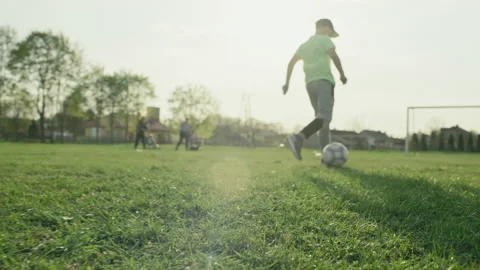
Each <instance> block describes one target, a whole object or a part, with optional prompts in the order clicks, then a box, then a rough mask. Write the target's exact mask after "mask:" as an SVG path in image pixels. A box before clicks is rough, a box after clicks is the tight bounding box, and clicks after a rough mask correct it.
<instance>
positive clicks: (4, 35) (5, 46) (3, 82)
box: [0, 26, 17, 133]
mask: <svg viewBox="0 0 480 270" xmlns="http://www.w3.org/2000/svg"><path fill="white" fill-rule="evenodd" d="M16 46H17V33H16V31H15V30H14V29H12V28H10V27H8V26H1V27H0V133H1V132H2V131H3V130H4V128H5V126H4V123H3V117H4V114H5V111H6V107H7V106H8V105H7V104H6V103H7V96H8V94H9V93H8V92H9V89H10V88H11V85H12V74H11V72H10V70H9V69H8V62H9V59H10V54H11V52H12V51H13V50H14V49H15V47H16Z"/></svg>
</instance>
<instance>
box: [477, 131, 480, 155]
mask: <svg viewBox="0 0 480 270" xmlns="http://www.w3.org/2000/svg"><path fill="white" fill-rule="evenodd" d="M477 152H480V134H478V135H477Z"/></svg>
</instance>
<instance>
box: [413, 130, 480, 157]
mask: <svg viewBox="0 0 480 270" xmlns="http://www.w3.org/2000/svg"><path fill="white" fill-rule="evenodd" d="M410 146H411V148H412V149H413V150H414V151H449V152H480V134H475V133H474V132H468V133H464V132H459V133H458V134H453V133H449V134H446V133H444V132H440V131H432V133H431V134H430V136H428V135H426V134H423V133H422V134H417V133H415V134H413V135H412V137H411V140H410Z"/></svg>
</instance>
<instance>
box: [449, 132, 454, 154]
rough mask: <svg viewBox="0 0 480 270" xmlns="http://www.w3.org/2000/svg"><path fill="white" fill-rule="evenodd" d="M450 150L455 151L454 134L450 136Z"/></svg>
mask: <svg viewBox="0 0 480 270" xmlns="http://www.w3.org/2000/svg"><path fill="white" fill-rule="evenodd" d="M448 151H455V138H454V137H453V134H450V136H449V137H448Z"/></svg>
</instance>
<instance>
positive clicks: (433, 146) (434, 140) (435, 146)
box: [429, 130, 439, 151]
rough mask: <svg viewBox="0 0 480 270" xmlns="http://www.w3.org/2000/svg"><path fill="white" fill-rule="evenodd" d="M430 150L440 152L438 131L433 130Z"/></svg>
mask: <svg viewBox="0 0 480 270" xmlns="http://www.w3.org/2000/svg"><path fill="white" fill-rule="evenodd" d="M429 148H430V150H433V151H437V150H439V149H438V148H439V142H438V133H437V131H435V130H433V131H432V132H431V133H430V147H429Z"/></svg>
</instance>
